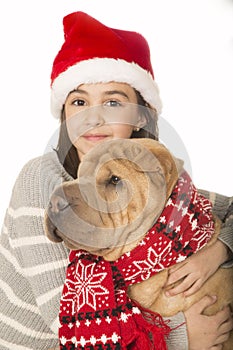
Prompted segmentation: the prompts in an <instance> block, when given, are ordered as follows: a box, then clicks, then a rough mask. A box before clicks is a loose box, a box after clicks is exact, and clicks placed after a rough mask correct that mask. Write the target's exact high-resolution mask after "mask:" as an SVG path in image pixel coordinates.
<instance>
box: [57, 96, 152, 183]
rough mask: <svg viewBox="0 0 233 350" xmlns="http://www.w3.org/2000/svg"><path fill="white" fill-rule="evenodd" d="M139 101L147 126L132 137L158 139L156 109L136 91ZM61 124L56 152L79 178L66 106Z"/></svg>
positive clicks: (76, 157)
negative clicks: (67, 122)
mask: <svg viewBox="0 0 233 350" xmlns="http://www.w3.org/2000/svg"><path fill="white" fill-rule="evenodd" d="M135 92H136V95H137V103H138V105H139V108H140V106H142V107H141V108H140V109H141V111H140V113H142V114H143V115H144V116H145V117H146V120H147V124H146V125H145V127H143V128H141V129H140V130H139V131H133V132H132V135H131V138H150V139H154V140H158V125H157V121H158V115H157V112H156V110H155V109H152V108H151V107H149V105H148V104H147V103H146V102H145V101H144V99H143V98H142V96H141V94H140V93H139V92H138V91H136V90H135ZM60 122H61V125H60V131H59V138H58V144H57V148H56V152H57V155H58V158H59V161H60V162H61V164H62V165H63V166H64V168H65V170H66V171H67V172H68V173H69V174H70V175H71V176H72V177H73V178H74V179H76V178H77V170H78V167H79V164H80V160H79V158H78V154H77V150H76V148H75V147H74V145H73V144H72V143H71V141H70V138H69V135H68V132H67V127H66V117H65V111H64V106H63V109H62V112H61V120H60Z"/></svg>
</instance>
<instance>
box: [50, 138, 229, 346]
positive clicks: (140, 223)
mask: <svg viewBox="0 0 233 350" xmlns="http://www.w3.org/2000/svg"><path fill="white" fill-rule="evenodd" d="M131 144H132V145H133V146H131ZM137 145H138V146H137ZM101 147H102V148H101ZM101 147H99V148H97V149H94V150H93V151H91V152H90V153H89V154H88V155H86V156H85V157H84V160H83V162H82V164H81V166H80V170H79V173H78V179H77V180H74V181H70V182H67V183H64V184H62V185H61V186H59V187H58V188H57V189H56V190H55V191H54V194H53V196H52V199H51V204H50V208H49V209H48V213H47V215H46V219H45V223H46V225H45V226H46V233H47V236H48V237H49V238H50V239H51V240H52V241H54V242H60V241H62V240H64V242H65V244H66V245H67V246H68V247H69V248H71V249H85V250H87V251H89V252H90V253H93V254H97V255H101V256H103V257H104V258H105V259H106V260H110V261H114V260H116V259H118V258H119V257H120V256H121V255H122V254H124V253H125V252H127V251H130V250H132V249H133V248H134V247H135V246H136V245H137V244H138V242H139V240H140V239H142V238H143V236H144V235H145V232H147V231H148V229H149V228H150V227H151V226H152V225H153V223H154V216H156V217H158V216H159V214H160V213H161V211H162V208H163V205H164V203H165V202H166V200H167V198H168V197H169V196H170V194H171V192H172V189H173V187H174V185H175V183H176V181H177V179H178V173H179V172H180V170H181V168H182V162H180V161H178V160H175V158H174V157H173V156H172V155H171V153H170V152H169V151H168V150H167V149H166V148H165V147H164V146H163V145H162V144H160V143H159V142H157V141H154V140H150V139H134V140H130V141H129V140H128V141H127V143H125V142H124V143H123V141H121V144H120V147H121V152H120V154H119V155H118V158H117V159H116V158H115V154H118V153H117V151H116V149H115V151H114V147H115V146H114V143H112V144H111V147H109V145H108V146H106V147H105V149H104V150H103V145H101ZM116 147H118V148H119V146H118V145H116ZM131 147H132V150H131V149H130V148H131ZM135 147H136V149H135ZM137 147H139V149H137ZM140 148H143V151H142V153H141V158H140V157H138V156H137V155H138V152H139V153H140ZM145 150H146V152H147V153H148V152H149V153H150V154H152V155H154V156H155V158H156V161H155V164H151V161H149V163H150V164H148V163H146V162H144V163H145V164H144V170H143V171H142V169H140V166H138V164H139V163H140V162H141V161H142V160H144V159H145V158H146V156H147V153H144V151H145ZM106 153H110V158H109V159H108V158H106ZM103 154H104V155H105V157H104V156H102V155H103ZM123 154H124V156H125V158H124V156H123ZM101 157H104V159H103V162H102V165H101V166H99V163H100V160H101ZM130 157H131V158H130ZM105 158H106V159H105ZM134 159H137V161H135V162H136V163H137V164H135V162H134V161H133V160H134ZM156 162H158V163H156ZM155 169H156V172H155ZM95 170H96V171H95ZM90 174H94V178H93V177H91V181H93V179H94V181H95V186H94V187H93V188H92V189H90V183H89V185H88V186H89V191H88V194H87V195H86V197H85V196H84V197H85V199H84V198H83V193H82V192H83V191H82V190H80V187H81V188H82V186H81V185H80V184H81V183H82V178H85V179H86V178H88V176H89V175H90ZM113 175H114V176H117V177H118V178H120V179H124V180H127V181H128V183H130V186H131V187H130V189H131V192H130V195H131V200H130V201H129V203H128V204H127V207H124V205H123V204H124V203H123V204H122V203H120V205H119V208H120V209H122V208H123V209H122V210H120V211H117V210H114V211H113V212H112V213H108V212H107V211H106V210H105V209H106V208H105V207H103V206H102V205H103V203H101V206H100V207H99V203H98V201H99V198H100V202H102V201H103V202H104V203H105V202H106V203H107V204H111V203H115V202H116V201H117V199H119V198H120V197H121V196H122V197H123V198H124V199H125V198H126V197H125V196H127V194H129V191H128V189H127V190H126V191H125V192H122V193H121V192H120V191H121V190H120V191H119V192H118V191H116V189H114V187H113V186H112V184H110V182H109V181H110V180H111V176H113ZM154 178H156V180H157V181H159V186H165V192H163V191H162V192H160V190H159V188H158V186H157V188H156V189H155V190H154V187H156V184H155V183H154V180H153V179H154ZM107 179H108V181H107ZM109 184H110V185H109ZM157 185H158V184H157ZM84 187H85V185H84ZM153 191H154V192H153ZM158 195H161V196H162V195H164V196H165V198H163V200H161V201H160V202H159V201H158ZM87 196H90V197H92V198H91V201H90V200H88V198H87ZM61 197H63V198H65V202H64V203H63V204H64V208H62V210H60V209H59V208H58V206H57V202H56V201H57V200H58V199H59V198H61ZM155 198H157V201H156V199H155ZM148 199H149V201H150V202H151V203H149V204H148ZM66 202H67V204H69V206H68V208H69V209H70V207H71V208H72V212H73V213H75V214H77V216H78V217H79V218H81V223H82V221H86V222H88V221H90V220H91V224H92V226H93V227H96V229H95V230H93V231H91V230H90V232H89V231H88V234H86V235H82V236H80V238H79V242H78V243H77V241H78V240H76V239H73V237H72V238H71V237H69V236H68V235H67V234H66V232H68V230H72V229H74V227H73V226H74V225H75V223H74V222H73V221H74V220H73V218H72V214H70V211H69V210H68V211H67V210H66V209H67V207H66ZM88 203H89V204H90V203H92V205H89V204H88ZM93 203H94V205H93ZM103 208H104V209H103ZM63 209H64V210H63ZM69 215H71V216H70V217H69ZM135 222H136V224H135V225H134V223H135ZM56 223H58V225H57V224H56ZM61 223H62V224H61ZM65 223H66V224H65ZM59 225H61V229H60V226H59ZM58 226H59V228H58ZM119 227H123V228H122V229H121V228H120V231H119V232H120V233H119V236H120V237H121V239H120V243H119V242H118V241H117V239H116V237H115V235H114V237H115V238H114V242H111V238H108V236H107V233H106V232H107V231H108V230H106V229H108V228H109V230H110V229H111V230H113V232H115V231H114V228H116V230H118V228H119ZM77 228H78V230H79V228H80V230H82V229H83V230H84V231H85V225H84V227H83V228H82V224H80V220H79V221H78V224H77V226H76V231H77ZM130 228H131V229H130ZM103 229H105V230H104V231H103ZM219 229H220V221H219V220H218V219H217V218H216V221H215V235H214V237H213V238H212V239H211V241H210V242H209V244H213V243H214V242H215V240H216V239H217V236H218V233H219ZM64 232H65V233H64ZM116 232H118V231H116ZM132 232H136V235H134V234H133V233H132ZM103 235H105V236H103ZM129 237H130V238H129ZM102 238H103V241H104V242H105V241H106V242H107V243H106V244H105V245H102V243H101V240H102ZM91 242H97V243H96V245H93V244H91ZM118 243H119V244H118ZM203 249H206V248H203ZM213 258H214V257H213ZM168 274H169V271H168V269H165V270H163V271H161V272H160V273H158V274H156V275H154V276H153V277H151V278H149V279H148V280H146V281H144V282H142V283H139V284H135V285H133V286H131V287H130V288H129V290H128V295H129V296H130V297H131V298H132V299H134V300H136V301H137V302H139V303H140V304H141V305H142V306H143V307H146V308H149V309H151V310H153V311H155V312H159V313H160V314H161V315H162V316H168V317H169V316H172V315H174V314H176V313H177V312H179V311H185V310H186V309H187V308H188V307H189V306H191V305H192V304H193V303H194V302H196V301H198V300H199V299H200V298H201V297H202V296H204V295H217V297H218V299H217V302H216V303H215V304H214V305H213V306H211V307H209V308H207V309H206V310H205V314H206V315H212V314H215V313H216V312H217V311H218V310H220V309H222V308H223V307H224V306H225V305H228V304H231V306H232V307H233V293H232V291H233V269H232V268H230V269H224V268H220V269H218V271H217V272H216V273H215V274H214V275H213V276H212V277H210V278H209V279H208V281H207V282H206V283H205V284H204V285H203V286H202V287H201V289H200V290H199V291H198V292H197V293H195V294H194V295H192V296H190V297H187V298H184V297H183V296H182V295H181V294H180V295H177V296H174V297H166V295H165V293H164V291H165V288H164V286H165V285H166V281H167V278H168ZM232 333H233V332H232ZM232 344H233V334H231V337H230V339H229V340H228V342H227V343H225V344H224V350H232Z"/></svg>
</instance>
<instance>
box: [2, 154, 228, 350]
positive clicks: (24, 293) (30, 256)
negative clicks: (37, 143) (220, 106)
mask: <svg viewBox="0 0 233 350" xmlns="http://www.w3.org/2000/svg"><path fill="white" fill-rule="evenodd" d="M69 180H72V178H71V177H70V175H68V174H67V172H66V171H65V170H64V168H63V167H62V165H61V164H60V162H59V160H58V158H57V155H56V153H55V152H51V153H48V154H46V155H44V156H43V157H38V158H36V159H33V160H31V161H30V162H28V163H27V164H26V165H25V166H24V168H23V169H22V171H21V173H20V174H19V176H18V178H17V180H16V183H15V186H14V188H13V192H12V197H11V200H10V204H9V208H8V210H7V212H6V216H5V220H4V224H3V228H2V233H1V235H0V350H6V349H8V350H9V349H10V350H29V349H35V350H39V349H41V350H46V349H49V348H52V347H55V346H56V345H58V312H59V300H60V296H61V291H62V287H63V282H64V278H65V269H66V265H67V261H68V260H67V259H68V250H67V248H66V247H65V246H64V245H63V243H57V244H55V243H52V242H50V241H49V240H48V239H47V238H46V236H45V234H44V221H43V218H44V208H45V207H46V205H47V203H48V200H49V197H50V194H51V193H52V191H53V189H54V188H55V187H56V186H57V185H59V184H60V183H61V182H63V181H69ZM204 194H205V195H207V196H210V199H211V200H213V202H214V205H215V210H216V211H217V212H218V214H219V216H220V217H221V218H222V219H223V218H224V217H226V218H227V220H226V224H225V226H224V227H223V229H222V233H221V239H222V240H223V241H224V242H225V243H226V244H227V245H228V246H229V247H230V248H231V249H232V246H233V242H232V241H231V240H232V236H233V235H232V226H233V215H232V212H233V209H232V201H233V200H232V198H226V197H223V196H220V195H214V194H208V193H207V192H205V193H204ZM183 320H184V318H183V314H179V315H177V317H174V319H173V320H172V322H173V324H174V325H175V324H181V323H182V322H183ZM169 342H170V343H169V344H170V345H169V349H173V348H174V349H177V348H179V350H182V349H186V348H187V339H186V329H185V326H183V327H179V328H178V329H177V330H176V331H174V332H172V335H171V338H170V340H169ZM177 342H178V343H177ZM181 344H183V345H181ZM177 346H178V347H177Z"/></svg>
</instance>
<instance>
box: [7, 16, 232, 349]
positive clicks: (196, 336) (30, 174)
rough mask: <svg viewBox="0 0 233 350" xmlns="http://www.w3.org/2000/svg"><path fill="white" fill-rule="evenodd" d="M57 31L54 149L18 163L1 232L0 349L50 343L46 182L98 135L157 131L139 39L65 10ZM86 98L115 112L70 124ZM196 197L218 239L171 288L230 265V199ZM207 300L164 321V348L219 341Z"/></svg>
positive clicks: (186, 287) (62, 176) (152, 88)
mask: <svg viewBox="0 0 233 350" xmlns="http://www.w3.org/2000/svg"><path fill="white" fill-rule="evenodd" d="M64 32H65V42H64V44H63V46H62V48H61V50H60V51H59V53H58V55H57V56H56V58H55V60H54V63H53V68H52V75H51V80H52V83H51V107H52V113H53V114H54V116H55V117H57V118H60V120H61V127H60V135H59V141H58V146H57V150H56V152H51V153H48V154H46V155H44V156H43V157H39V158H36V159H33V160H31V161H30V162H29V163H28V164H26V165H25V167H24V168H23V169H22V171H21V173H20V174H19V177H18V179H17V181H16V183H15V186H14V189H13V193H12V198H11V201H10V205H9V208H8V211H7V213H6V218H5V221H4V225H3V230H2V234H1V236H0V239H1V249H0V262H1V270H0V279H1V289H0V293H1V295H0V298H1V305H0V349H1V350H6V349H16V350H17V349H19V350H20V349H24V350H27V349H43V350H44V349H49V348H52V347H55V346H56V345H57V344H58V339H57V337H58V335H57V334H58V326H59V325H58V312H59V300H60V296H61V291H62V287H63V283H64V279H65V269H66V266H67V258H68V254H69V252H68V250H67V249H66V247H65V246H64V245H63V244H62V243H61V244H52V243H51V242H49V241H48V240H47V239H46V237H45V234H44V226H43V225H44V224H43V218H44V208H46V206H47V204H48V201H49V197H50V194H51V193H52V191H53V189H54V188H55V187H56V186H57V185H58V184H60V183H61V182H62V181H69V180H72V179H73V178H75V177H76V176H77V169H78V166H79V163H80V161H82V157H83V156H84V155H85V154H86V153H87V152H88V151H89V150H90V149H91V148H93V147H95V145H96V144H98V143H101V142H105V141H106V140H110V139H114V138H131V137H150V138H155V139H158V132H157V118H158V115H159V113H160V111H161V101H160V97H159V92H158V88H157V85H156V83H155V81H154V78H153V70H152V67H151V62H150V53H149V47H148V44H147V42H146V41H145V39H144V38H143V37H142V36H141V35H140V34H138V33H135V32H128V31H122V30H117V29H112V28H109V27H106V26H104V25H103V24H101V23H100V22H98V21H96V20H95V19H94V18H91V17H90V16H88V15H87V14H84V13H80V12H77V13H72V14H70V15H68V16H66V17H65V18H64ZM135 104H137V105H138V106H139V107H138V108H139V109H140V105H141V106H144V108H142V111H143V112H142V113H138V114H137V116H136V117H135V118H133V119H130V120H124V118H121V119H119V118H118V116H120V113H122V108H124V106H128V105H134V106H135ZM95 106H100V107H103V108H105V109H107V110H108V109H111V111H114V112H113V115H115V117H114V118H117V119H114V118H113V117H112V116H111V115H112V114H110V116H111V117H110V119H109V120H107V118H106V116H105V115H104V114H101V113H87V114H84V116H83V117H82V118H81V119H80V120H79V119H77V118H75V120H76V122H75V123H72V121H73V120H74V119H73V118H72V117H73V116H74V115H76V114H77V112H82V111H83V110H87V109H88V110H89V109H90V110H93V111H95V109H96V107H95ZM90 107H93V108H90ZM98 108H99V107H98ZM98 108H97V110H98ZM115 110H117V113H115ZM120 111H121V112H120ZM144 111H146V112H144ZM113 119H114V120H113ZM77 136H78V137H77ZM205 195H206V196H207V197H209V198H211V200H213V205H214V210H215V211H216V213H217V214H218V215H219V216H220V218H221V219H222V221H223V229H222V232H221V236H220V239H219V241H218V242H217V243H216V244H215V245H214V246H212V247H211V248H209V250H208V252H206V253H205V257H204V259H205V264H202V260H203V256H202V252H200V253H198V254H196V255H195V256H193V257H192V259H189V262H185V263H184V264H183V266H182V267H181V268H180V269H179V270H176V268H175V267H174V269H173V272H172V273H171V276H170V281H169V283H172V282H173V281H175V280H177V279H180V278H181V277H183V276H186V278H185V279H184V282H183V283H182V284H181V286H180V287H179V288H176V289H173V290H172V291H171V292H170V293H171V294H174V293H180V292H185V293H186V294H187V295H188V294H190V293H193V292H195V290H197V289H198V288H199V287H200V285H202V284H203V283H204V281H205V280H206V279H207V278H208V277H209V276H210V275H211V274H212V273H213V272H214V271H215V270H216V269H217V268H218V267H219V265H221V264H222V263H226V262H227V263H226V266H227V264H230V262H229V261H230V258H231V252H232V242H231V235H232V221H233V219H232V202H233V199H232V198H225V197H223V196H219V195H216V194H210V193H207V192H205ZM213 254H214V257H215V259H214V261H212V259H211V257H212V256H213ZM199 266H201V267H200V268H199ZM194 271H195V272H194ZM199 271H200V272H199ZM215 301H216V298H215V297H214V296H206V297H205V298H203V299H202V300H201V301H200V302H199V303H197V304H195V305H194V306H192V307H191V308H190V309H189V310H188V311H187V312H185V315H183V314H182V313H180V314H178V315H176V316H175V317H174V318H172V319H171V321H170V326H171V328H175V330H174V331H172V332H171V334H170V336H169V339H168V348H169V350H170V349H179V350H182V349H192V350H196V349H198V350H199V349H212V350H213V349H221V348H222V345H221V344H222V343H223V342H224V341H225V340H226V339H227V337H228V335H229V332H230V330H231V329H232V326H233V325H232V318H231V314H230V310H229V308H225V309H224V310H222V311H220V312H219V313H218V314H217V315H215V316H212V317H206V316H203V315H202V311H203V310H204V309H205V308H206V307H207V306H208V305H211V304H212V303H214V302H215ZM176 326H179V327H177V328H176Z"/></svg>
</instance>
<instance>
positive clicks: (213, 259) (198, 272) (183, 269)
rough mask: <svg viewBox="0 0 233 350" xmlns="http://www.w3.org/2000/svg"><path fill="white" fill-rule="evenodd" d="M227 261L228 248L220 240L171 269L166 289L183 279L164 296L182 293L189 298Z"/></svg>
mask: <svg viewBox="0 0 233 350" xmlns="http://www.w3.org/2000/svg"><path fill="white" fill-rule="evenodd" d="M227 259H228V248H227V246H226V245H225V244H224V243H222V242H221V241H220V240H217V241H216V242H215V243H214V244H212V245H211V246H209V247H206V248H204V249H203V250H200V251H199V252H197V253H196V254H193V255H192V256H190V257H189V258H188V259H186V260H185V261H184V262H182V263H179V264H177V265H174V266H172V267H171V269H170V271H169V277H168V280H167V284H166V287H168V286H169V285H170V284H172V283H175V282H177V281H179V280H180V279H183V281H182V282H181V283H180V284H179V285H177V286H176V287H174V288H172V289H169V290H168V291H167V292H166V295H168V296H173V295H176V294H179V293H184V296H189V295H191V294H193V293H195V292H197V291H198V290H199V289H200V287H201V286H202V285H203V284H204V282H205V281H206V280H207V279H208V278H209V277H210V276H211V275H212V274H214V272H215V271H216V270H217V269H218V268H219V266H220V265H221V264H223V263H224V262H225V261H227Z"/></svg>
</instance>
